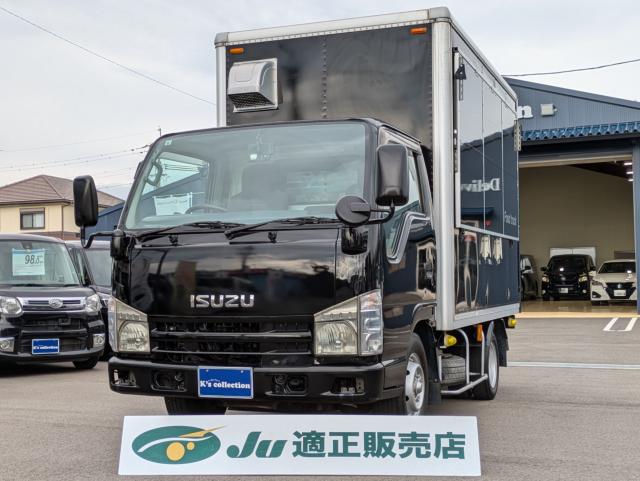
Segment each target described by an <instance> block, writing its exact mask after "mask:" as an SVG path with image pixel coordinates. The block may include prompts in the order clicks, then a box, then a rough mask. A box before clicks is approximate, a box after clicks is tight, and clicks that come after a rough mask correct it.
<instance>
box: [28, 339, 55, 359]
mask: <svg viewBox="0 0 640 481" xmlns="http://www.w3.org/2000/svg"><path fill="white" fill-rule="evenodd" d="M59 352H60V339H32V340H31V354H33V355H34V356H37V355H41V354H58V353H59Z"/></svg>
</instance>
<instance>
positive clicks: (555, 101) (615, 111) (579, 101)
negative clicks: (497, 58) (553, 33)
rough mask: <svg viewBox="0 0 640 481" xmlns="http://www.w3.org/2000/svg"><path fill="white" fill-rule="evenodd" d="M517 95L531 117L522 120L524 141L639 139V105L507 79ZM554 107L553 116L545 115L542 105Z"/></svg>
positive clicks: (520, 103)
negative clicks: (615, 137) (529, 110)
mask: <svg viewBox="0 0 640 481" xmlns="http://www.w3.org/2000/svg"><path fill="white" fill-rule="evenodd" d="M506 80H507V82H508V83H509V85H511V87H512V88H513V89H514V90H515V91H516V93H517V94H518V105H519V107H520V109H523V108H526V107H529V108H530V109H531V116H529V117H528V118H527V117H522V118H521V119H520V122H521V125H522V140H523V141H524V142H535V141H542V140H553V139H567V140H570V139H574V140H580V139H581V138H593V137H597V136H602V137H607V136H621V135H623V136H624V135H627V136H631V135H633V136H639V135H640V102H635V101H633V100H626V99H620V98H616V97H608V96H606V95H598V94H593V93H589V92H582V91H580V90H572V89H566V88H562V87H555V86H553V85H546V84H540V83H536V82H529V81H525V80H519V79H512V78H507V79H506ZM543 104H552V105H553V109H554V111H553V113H552V115H542V105H543Z"/></svg>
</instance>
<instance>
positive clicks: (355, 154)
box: [124, 122, 366, 229]
mask: <svg viewBox="0 0 640 481" xmlns="http://www.w3.org/2000/svg"><path fill="white" fill-rule="evenodd" d="M365 146H366V130H365V126H364V124H362V123H359V122H326V123H308V124H307V123H305V124H298V125H291V124H281V125H272V126H261V127H247V128H242V129H219V130H214V131H206V132H195V133H185V134H176V135H174V136H170V137H166V138H163V139H161V140H160V141H159V142H158V143H157V144H156V145H155V147H154V148H153V151H152V152H151V153H150V155H149V157H148V158H147V160H146V164H145V165H144V167H143V169H142V171H141V173H140V175H139V176H138V179H137V181H136V185H135V186H134V188H133V195H132V197H131V199H130V201H129V202H128V207H127V212H126V214H125V218H124V225H125V227H126V228H128V229H145V228H156V227H172V226H177V225H182V224H187V223H194V222H222V223H236V224H238V223H239V224H250V223H256V222H264V221H269V220H273V219H282V218H291V217H296V218H297V217H301V216H318V217H335V205H336V202H337V201H338V199H340V198H341V197H342V196H344V195H348V194H351V195H360V196H362V195H363V191H364V187H363V182H364V180H363V179H364V169H365Z"/></svg>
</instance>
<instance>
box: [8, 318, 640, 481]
mask: <svg viewBox="0 0 640 481" xmlns="http://www.w3.org/2000/svg"><path fill="white" fill-rule="evenodd" d="M633 319H634V318H633V317H632V315H630V316H629V317H619V318H615V320H614V318H611V317H608V318H588V319H575V318H573V319H562V318H552V319H522V320H520V321H519V323H518V327H517V328H516V329H515V330H512V331H509V334H510V347H511V350H510V352H509V361H511V362H512V365H511V366H510V367H509V368H506V369H501V371H500V390H499V393H498V396H497V397H496V399H495V400H493V401H475V400H469V399H447V400H445V401H444V402H443V403H442V404H441V405H437V406H431V407H430V413H431V414H434V415H472V416H477V418H478V426H479V435H480V451H481V458H482V472H483V476H482V477H481V478H470V479H483V480H505V481H506V480H532V481H534V480H535V481H545V480H565V481H570V480H580V481H583V480H598V481H600V480H605V479H607V480H616V481H624V480H640V450H638V449H637V446H638V445H640V429H639V427H640V421H639V420H640V349H638V347H639V346H640V320H638V321H639V322H637V323H636V322H634V321H633ZM158 414H165V411H164V404H163V402H162V400H161V399H159V398H153V397H142V396H124V395H119V394H115V393H112V392H111V391H110V390H109V388H108V385H107V379H106V366H105V364H104V363H101V364H100V365H99V366H98V367H97V368H96V369H94V370H92V371H76V370H75V369H74V368H73V366H72V365H71V364H60V365H39V366H29V367H25V366H23V367H0V429H1V435H0V479H1V480H34V481H35V480H50V479H55V480H65V481H73V480H88V479H90V480H95V481H99V480H114V479H122V478H124V477H119V476H118V475H117V467H118V455H119V441H120V435H121V429H122V420H123V416H125V415H158ZM270 478H271V479H278V478H277V477H270ZM132 479H141V480H144V479H152V478H151V477H148V478H147V477H146V476H144V477H136V478H132ZM153 479H156V478H153ZM162 479H163V480H170V479H200V480H201V479H220V480H222V479H225V481H226V480H240V479H247V480H255V479H258V478H256V477H235V478H231V477H224V478H223V477H211V476H210V477H206V478H204V477H199V478H198V477H181V478H172V477H163V478H162ZM286 479H287V480H294V479H305V480H317V479H329V478H323V477H304V478H302V477H301V478H294V477H288V478H286ZM330 479H340V480H347V479H352V478H348V477H339V478H337V477H333V478H330ZM353 479H364V478H353ZM369 479H372V478H369ZM373 479H385V478H382V477H380V478H373ZM386 479H394V480H396V479H409V478H398V477H393V478H386ZM426 479H443V478H426ZM451 479H461V478H451Z"/></svg>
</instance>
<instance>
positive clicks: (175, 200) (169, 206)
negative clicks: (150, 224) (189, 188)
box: [153, 192, 193, 215]
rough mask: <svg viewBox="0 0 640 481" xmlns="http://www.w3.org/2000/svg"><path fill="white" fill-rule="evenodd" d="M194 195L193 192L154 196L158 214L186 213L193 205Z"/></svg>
mask: <svg viewBox="0 0 640 481" xmlns="http://www.w3.org/2000/svg"><path fill="white" fill-rule="evenodd" d="M192 198H193V196H192V195H191V193H190V192H189V193H187V194H179V195H163V196H156V197H154V198H153V202H154V203H155V207H156V215H175V214H184V213H185V212H186V210H187V209H188V208H189V207H191V202H192Z"/></svg>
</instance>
